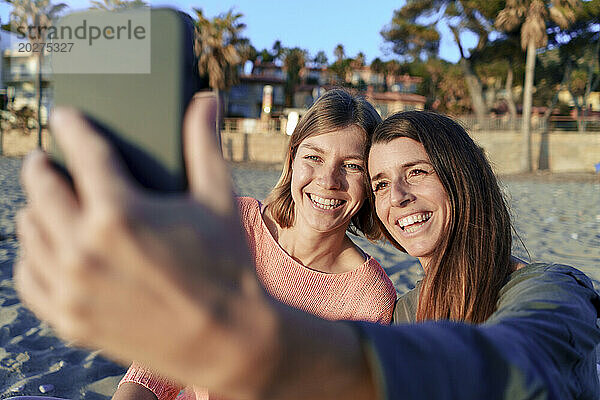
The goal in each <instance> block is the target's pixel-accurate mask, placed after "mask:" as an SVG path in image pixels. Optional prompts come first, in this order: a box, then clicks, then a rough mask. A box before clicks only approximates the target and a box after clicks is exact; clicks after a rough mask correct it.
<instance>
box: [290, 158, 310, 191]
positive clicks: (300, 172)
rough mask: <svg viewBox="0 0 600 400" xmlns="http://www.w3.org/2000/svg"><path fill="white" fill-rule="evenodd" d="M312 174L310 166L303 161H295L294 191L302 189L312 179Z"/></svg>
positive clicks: (293, 165)
mask: <svg viewBox="0 0 600 400" xmlns="http://www.w3.org/2000/svg"><path fill="white" fill-rule="evenodd" d="M310 175H311V170H310V167H308V166H307V165H305V164H302V163H301V162H294V163H293V164H292V181H291V185H292V192H294V191H295V190H300V189H302V187H303V186H304V185H306V183H307V182H308V181H309V180H310Z"/></svg>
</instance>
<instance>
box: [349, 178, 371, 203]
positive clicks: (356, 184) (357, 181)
mask: <svg viewBox="0 0 600 400" xmlns="http://www.w3.org/2000/svg"><path fill="white" fill-rule="evenodd" d="M348 184H349V185H350V189H349V191H350V192H352V194H353V195H354V197H355V198H356V200H360V201H364V200H365V199H366V198H367V190H366V188H365V180H364V177H363V176H362V175H358V176H352V177H351V179H348Z"/></svg>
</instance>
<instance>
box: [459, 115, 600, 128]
mask: <svg viewBox="0 0 600 400" xmlns="http://www.w3.org/2000/svg"><path fill="white" fill-rule="evenodd" d="M453 119H454V120H456V121H457V122H458V123H459V124H460V125H461V126H462V127H463V128H465V129H466V130H467V131H490V132H497V131H516V132H518V131H521V126H522V123H523V118H522V117H517V118H514V119H511V118H510V117H508V116H502V117H487V118H483V119H482V120H477V118H476V117H475V116H472V115H466V116H457V117H453ZM546 128H547V130H548V131H552V132H560V131H563V132H577V131H581V132H584V131H585V132H600V116H596V115H593V116H587V117H582V118H581V119H580V120H579V121H578V120H577V119H574V118H572V117H570V116H556V115H555V116H552V117H550V119H549V120H545V119H544V118H542V117H538V116H535V115H534V116H533V117H532V118H531V130H532V132H543V131H545V130H546Z"/></svg>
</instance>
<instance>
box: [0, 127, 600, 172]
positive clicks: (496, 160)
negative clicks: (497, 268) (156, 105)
mask: <svg viewBox="0 0 600 400" xmlns="http://www.w3.org/2000/svg"><path fill="white" fill-rule="evenodd" d="M44 133H45V132H44ZM36 135H37V134H36V132H35V130H33V131H32V132H31V133H30V134H23V133H21V132H19V131H16V130H13V131H10V132H5V133H4V140H3V146H2V147H3V150H4V155H7V156H22V155H25V154H27V153H28V152H29V151H31V150H33V149H34V148H35V147H36V145H37V136H36ZM472 136H473V139H474V140H475V141H476V142H477V143H478V144H479V145H480V146H481V147H483V148H484V150H485V152H486V154H487V156H488V159H489V160H490V162H491V163H492V165H493V167H494V169H495V171H496V173H499V174H510V173H516V172H519V168H520V165H521V164H520V162H521V158H522V156H523V145H522V141H521V134H520V133H519V132H506V131H499V132H475V133H473V134H472ZM288 141H289V137H288V136H286V135H282V134H275V133H272V134H259V133H231V132H224V133H223V134H222V146H223V154H224V156H225V158H226V159H227V160H231V161H235V162H248V161H249V162H258V163H282V162H283V159H284V157H285V152H286V150H287V145H288ZM44 143H45V144H48V143H49V140H48V138H47V137H46V135H44ZM540 154H541V159H540ZM533 160H534V168H535V169H539V167H540V165H541V166H542V167H544V168H543V169H549V170H550V171H552V172H559V173H560V172H594V171H595V167H594V165H595V164H596V163H599V162H600V133H585V134H579V133H577V132H573V133H565V132H560V133H559V132H555V133H548V134H546V135H541V134H539V133H534V134H533Z"/></svg>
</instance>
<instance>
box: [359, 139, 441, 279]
mask: <svg viewBox="0 0 600 400" xmlns="http://www.w3.org/2000/svg"><path fill="white" fill-rule="evenodd" d="M369 175H370V177H371V188H372V189H373V192H374V194H375V208H376V211H377V216H378V217H379V219H380V220H381V222H383V224H384V226H385V227H386V229H387V230H388V232H389V233H390V234H391V235H392V237H393V238H394V239H395V240H396V241H397V242H398V244H400V245H401V246H402V247H403V248H404V249H405V250H406V251H407V253H408V254H410V255H412V256H414V257H417V258H419V261H420V262H421V265H423V267H424V268H426V266H427V264H428V261H429V259H430V257H431V255H432V254H434V252H435V251H436V250H438V246H439V244H440V239H441V238H442V235H444V234H445V232H447V231H448V226H449V224H450V216H451V206H450V199H449V198H448V195H447V194H446V191H445V189H444V186H443V185H442V183H441V182H440V179H439V178H438V176H437V174H436V172H435V170H434V168H433V166H432V165H431V162H430V161H429V157H428V156H427V152H426V151H425V148H424V147H423V145H422V144H421V143H419V142H417V141H416V140H413V139H409V138H406V137H399V138H396V139H392V140H391V141H390V142H388V143H383V142H382V143H375V144H374V145H373V146H372V147H371V151H370V153H369Z"/></svg>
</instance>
